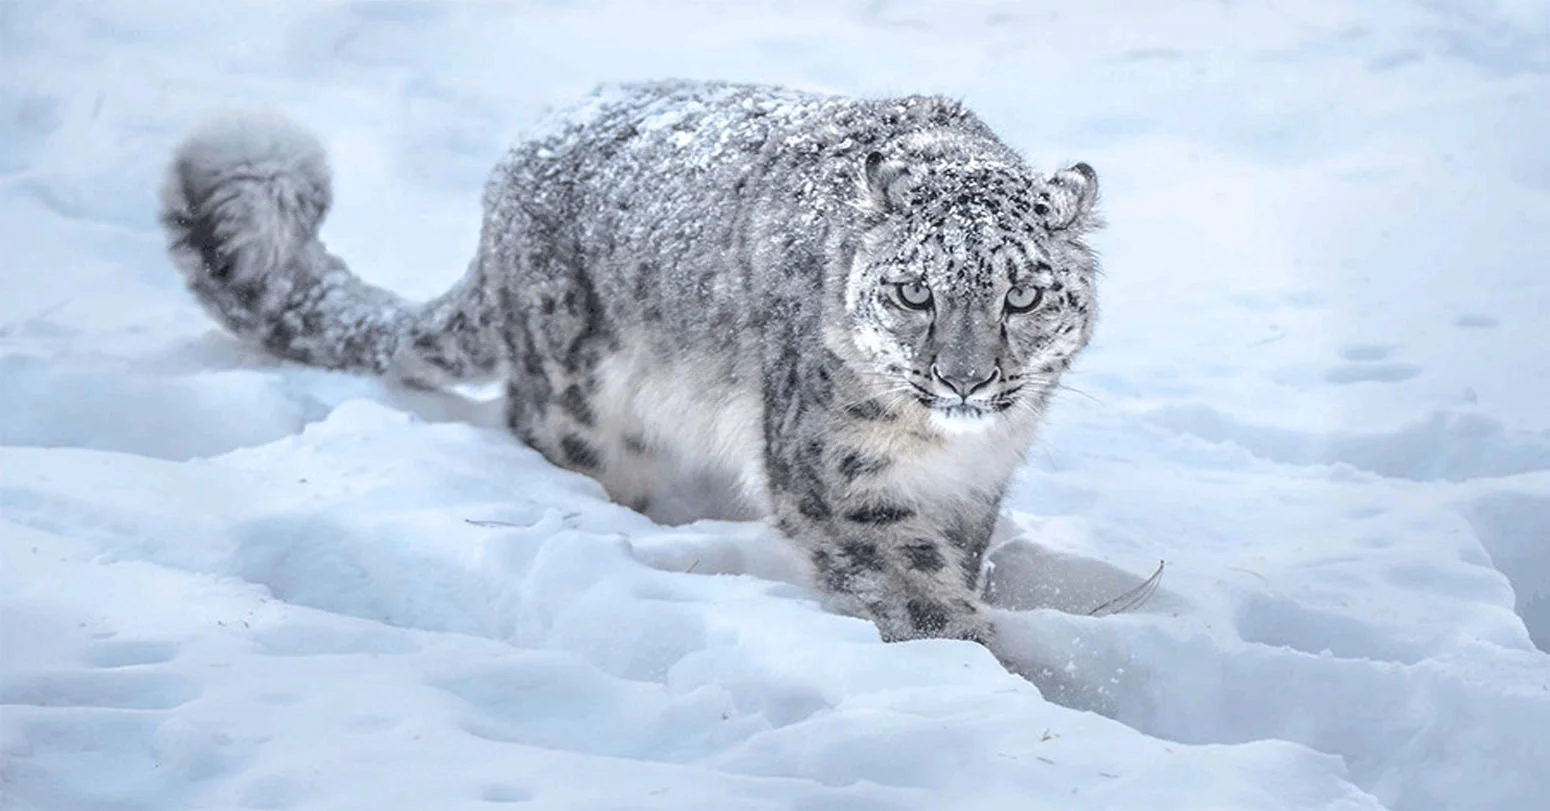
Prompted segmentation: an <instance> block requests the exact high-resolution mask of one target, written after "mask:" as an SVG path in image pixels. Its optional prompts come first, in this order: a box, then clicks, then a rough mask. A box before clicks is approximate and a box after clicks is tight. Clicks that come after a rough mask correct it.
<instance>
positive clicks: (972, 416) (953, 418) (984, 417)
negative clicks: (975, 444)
mask: <svg viewBox="0 0 1550 811" xmlns="http://www.w3.org/2000/svg"><path fill="white" fill-rule="evenodd" d="M930 419H931V427H932V428H935V429H936V430H937V431H938V432H940V433H942V434H944V435H946V436H965V435H970V434H979V433H983V432H985V431H988V430H990V428H991V427H992V426H994V425H995V424H996V422H997V421H998V420H1000V419H1001V415H1000V414H998V413H996V412H994V411H991V410H989V409H984V408H976V407H974V406H967V405H957V406H947V407H945V408H932V409H931V417H930Z"/></svg>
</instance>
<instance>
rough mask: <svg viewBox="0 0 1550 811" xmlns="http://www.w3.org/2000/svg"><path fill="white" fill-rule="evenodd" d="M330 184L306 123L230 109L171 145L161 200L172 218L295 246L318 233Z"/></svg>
mask: <svg viewBox="0 0 1550 811" xmlns="http://www.w3.org/2000/svg"><path fill="white" fill-rule="evenodd" d="M331 185H332V184H331V183H330V180H329V169H328V159H327V155H326V153H325V152H324V150H323V146H322V144H320V143H319V142H318V140H317V138H315V137H314V136H313V135H312V134H311V133H310V132H308V131H307V130H306V129H304V128H303V127H301V126H300V125H298V124H296V123H295V122H293V121H291V120H289V119H287V118H284V117H282V116H278V115H273V114H264V113H242V114H229V115H225V116H221V117H219V118H216V119H213V120H211V121H209V122H206V123H205V124H204V125H203V126H201V127H199V128H198V129H196V130H195V131H194V132H193V133H192V134H191V135H189V136H188V137H187V138H186V139H185V140H184V141H183V143H182V144H181V145H180V146H179V147H178V148H177V151H176V152H175V153H174V156H173V160H172V165H171V167H170V169H169V171H168V174H167V179H166V183H165V185H164V186H163V189H162V205H163V209H164V211H165V213H166V214H167V215H168V217H169V218H170V219H173V220H181V221H183V222H189V221H198V220H203V221H205V222H207V223H209V224H211V225H215V226H217V230H218V231H221V232H224V233H223V234H222V236H224V237H226V238H231V237H236V236H238V234H240V233H242V232H244V231H247V232H252V231H254V230H257V231H261V232H267V234H268V236H269V237H270V238H271V239H279V240H281V241H284V242H290V243H292V245H296V244H300V243H302V242H305V241H307V240H310V239H313V238H315V237H316V235H317V229H318V226H319V225H320V224H321V223H322V220H323V217H324V215H326V214H327V212H328V208H329V206H330V205H331V203H332V202H333V190H332V188H331ZM239 238H240V237H239ZM275 247H279V246H278V245H276V246H275Z"/></svg>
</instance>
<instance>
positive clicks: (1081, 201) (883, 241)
mask: <svg viewBox="0 0 1550 811" xmlns="http://www.w3.org/2000/svg"><path fill="white" fill-rule="evenodd" d="M861 187H862V191H861V194H862V195H863V197H864V202H863V209H864V210H865V211H866V212H867V213H868V217H869V219H868V223H869V228H868V231H867V233H866V235H865V237H864V238H863V239H862V241H861V245H860V246H859V248H858V250H857V255H856V258H855V260H854V262H853V263H852V265H851V271H850V274H849V277H848V279H847V284H846V295H845V310H846V315H847V317H848V320H849V324H850V326H851V331H850V335H851V340H852V343H853V348H854V352H853V353H847V354H851V357H852V358H855V359H856V360H857V361H859V363H858V364H857V365H859V366H860V367H862V368H860V369H859V371H861V372H862V373H863V374H862V376H863V378H864V379H866V380H868V381H870V382H872V383H874V385H875V387H876V389H877V390H878V393H883V392H887V393H889V394H891V395H892V396H891V397H890V398H889V399H892V400H895V401H900V400H902V401H906V402H913V403H916V404H919V405H920V406H923V407H925V408H927V409H929V410H930V416H931V418H932V421H933V422H934V423H935V424H936V425H937V426H938V427H939V428H942V429H946V430H960V429H967V430H973V429H976V428H983V427H987V426H989V425H990V424H992V423H993V421H994V420H996V419H998V418H1000V417H1002V416H1004V415H1008V414H1014V413H1017V412H1018V411H1019V410H1024V409H1027V410H1034V411H1036V410H1038V409H1039V408H1040V407H1041V406H1042V404H1043V402H1044V401H1045V399H1046V398H1047V396H1048V393H1049V391H1050V390H1051V389H1052V388H1053V387H1054V386H1055V384H1056V382H1057V381H1058V379H1059V376H1060V374H1061V372H1063V371H1065V370H1066V368H1067V367H1068V366H1069V365H1070V363H1071V359H1072V357H1073V356H1075V355H1076V353H1077V352H1078V351H1080V350H1081V349H1082V347H1084V346H1086V345H1087V340H1088V337H1089V335H1090V334H1091V331H1092V325H1093V320H1094V317H1095V315H1096V309H1095V301H1094V291H1093V275H1094V273H1095V272H1096V258H1095V257H1094V254H1093V252H1092V250H1091V249H1090V248H1088V247H1087V245H1086V244H1085V242H1084V241H1083V237H1084V235H1085V234H1087V233H1088V232H1090V231H1092V230H1093V229H1095V228H1097V227H1098V226H1099V224H1100V223H1099V221H1098V218H1097V215H1096V213H1095V212H1094V204H1095V202H1096V200H1097V195H1098V180H1097V175H1096V174H1095V173H1094V172H1093V170H1092V168H1091V167H1089V166H1087V165H1086V164H1082V163H1079V164H1076V165H1075V166H1072V167H1070V168H1068V169H1064V170H1062V171H1059V172H1056V173H1054V174H1053V175H1049V176H1039V175H1036V174H1033V173H1032V172H1030V171H1029V170H1028V169H1027V168H1025V167H1024V166H1022V165H1020V164H1019V163H1015V162H1002V161H996V162H990V161H972V160H971V161H960V162H952V161H941V160H933V161H924V162H917V163H914V164H911V163H908V162H904V161H890V160H888V159H885V158H884V157H883V156H881V155H879V154H877V153H873V154H872V155H870V156H868V158H867V161H866V165H865V167H864V170H863V172H862V181H861Z"/></svg>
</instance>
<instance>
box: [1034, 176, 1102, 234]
mask: <svg viewBox="0 0 1550 811" xmlns="http://www.w3.org/2000/svg"><path fill="white" fill-rule="evenodd" d="M1097 205H1098V173H1097V172H1094V171H1093V168H1092V167H1091V166H1088V165H1087V164H1085V163H1078V164H1076V165H1075V166H1071V167H1069V168H1066V169H1061V170H1060V171H1058V172H1056V173H1055V174H1053V175H1050V176H1049V179H1047V180H1046V181H1045V182H1044V188H1043V189H1040V190H1039V202H1037V203H1035V204H1034V206H1033V211H1034V213H1035V214H1038V215H1039V216H1041V217H1043V218H1044V225H1045V227H1047V228H1049V229H1050V230H1051V231H1065V230H1072V229H1074V230H1077V231H1086V230H1088V229H1091V228H1096V227H1097V226H1098V225H1099V221H1098V216H1097V213H1096V211H1095V210H1094V209H1095V207H1096V206H1097Z"/></svg>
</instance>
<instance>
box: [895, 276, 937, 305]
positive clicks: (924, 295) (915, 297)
mask: <svg viewBox="0 0 1550 811" xmlns="http://www.w3.org/2000/svg"><path fill="white" fill-rule="evenodd" d="M894 290H895V292H897V293H898V295H899V303H900V304H903V305H904V306H906V307H908V308H910V309H912V310H928V309H930V308H931V288H929V287H927V286H926V284H925V282H921V281H913V282H905V283H904V284H901V285H896V286H895V287H894Z"/></svg>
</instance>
